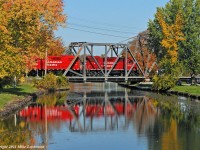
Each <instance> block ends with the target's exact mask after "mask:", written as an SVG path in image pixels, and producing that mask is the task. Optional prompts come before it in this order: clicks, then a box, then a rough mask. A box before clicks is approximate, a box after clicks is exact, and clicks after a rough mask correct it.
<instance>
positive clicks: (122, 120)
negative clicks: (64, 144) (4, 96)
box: [17, 89, 159, 134]
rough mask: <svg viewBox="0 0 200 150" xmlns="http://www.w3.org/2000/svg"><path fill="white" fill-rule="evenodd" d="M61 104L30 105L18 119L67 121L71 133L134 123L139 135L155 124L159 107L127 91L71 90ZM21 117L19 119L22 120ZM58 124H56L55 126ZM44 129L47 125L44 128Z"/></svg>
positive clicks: (20, 113) (121, 128) (38, 123)
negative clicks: (74, 91)
mask: <svg viewBox="0 0 200 150" xmlns="http://www.w3.org/2000/svg"><path fill="white" fill-rule="evenodd" d="M66 99H67V100H66V101H65V102H64V103H63V105H61V106H58V105H57V106H44V105H41V104H34V103H33V104H31V105H29V106H28V107H27V108H25V109H23V110H21V111H20V112H19V113H18V117H17V118H21V119H22V120H26V122H31V125H33V124H34V123H37V126H39V125H42V126H43V125H44V124H43V123H44V122H46V123H48V126H51V124H58V122H67V126H68V128H69V131H71V132H81V133H86V132H101V131H108V130H110V131H112V130H127V129H128V127H129V126H130V125H131V124H134V125H133V126H134V127H135V128H136V130H137V132H138V133H139V134H144V133H145V132H146V130H147V129H149V128H151V127H153V126H154V121H155V118H156V116H157V115H159V110H158V109H157V108H155V107H154V105H153V100H150V99H149V98H147V97H145V96H136V94H135V93H131V92H127V89H124V91H118V92H113V91H104V92H100V91H93V92H90V93H88V92H86V91H85V92H79V93H69V94H68V95H67V98H66ZM21 119H20V120H21ZM52 126H55V127H57V125H52ZM43 128H44V127H43Z"/></svg>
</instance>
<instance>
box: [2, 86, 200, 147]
mask: <svg viewBox="0 0 200 150" xmlns="http://www.w3.org/2000/svg"><path fill="white" fill-rule="evenodd" d="M199 138H200V104H199V103H196V102H194V101H189V100H187V99H184V98H178V97H172V96H170V97H169V96H164V95H158V94H155V93H146V92H141V91H131V90H128V89H125V88H122V87H119V86H116V85H115V84H105V85H102V84H95V85H94V84H77V85H76V84H73V86H72V87H71V91H69V92H58V93H54V94H48V95H44V96H42V97H40V98H39V99H38V100H37V102H33V103H32V104H30V105H29V106H27V107H25V108H24V109H22V110H20V111H19V112H18V113H17V114H15V115H14V116H11V117H10V118H7V119H5V120H2V121H0V145H21V146H27V145H33V146H35V145H36V146H43V148H44V149H65V147H66V144H67V146H68V148H69V149H80V148H81V149H93V148H94V146H95V149H122V147H121V145H123V144H124V145H126V147H123V149H132V148H133V147H134V148H135V149H163V150H164V149H176V150H179V149H200V143H199V142H198V140H199ZM77 143H78V144H77ZM85 143H88V144H85ZM100 143H104V144H103V147H102V146H101V145H102V144H100ZM138 143H140V144H138Z"/></svg>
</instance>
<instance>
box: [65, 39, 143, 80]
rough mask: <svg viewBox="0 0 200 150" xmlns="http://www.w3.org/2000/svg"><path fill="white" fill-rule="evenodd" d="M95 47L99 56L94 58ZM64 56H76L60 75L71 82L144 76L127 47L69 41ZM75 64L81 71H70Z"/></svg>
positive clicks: (136, 78) (140, 77) (135, 78)
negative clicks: (100, 52) (78, 64)
mask: <svg viewBox="0 0 200 150" xmlns="http://www.w3.org/2000/svg"><path fill="white" fill-rule="evenodd" d="M97 48H98V49H101V50H102V52H103V53H102V54H101V56H95V55H94V52H95V50H96V49H97ZM65 54H72V55H74V56H75V57H74V58H73V60H72V61H71V62H70V64H69V66H68V67H67V68H66V70H65V71H64V73H63V76H68V79H69V81H71V82H107V81H110V82H127V81H143V80H144V73H143V71H142V69H141V67H140V65H139V63H138V61H137V60H136V58H135V56H134V55H133V53H132V52H131V51H130V49H129V47H128V44H119V43H88V42H72V43H71V44H70V45H69V46H68V49H67V51H66V52H65ZM99 57H100V58H101V59H99ZM111 60H112V61H111ZM78 61H79V62H80V65H81V68H82V69H81V71H76V70H73V69H72V68H73V65H75V63H77V62H78ZM88 66H90V68H88ZM94 66H95V67H94ZM119 66H120V67H121V68H120V67H119ZM135 68H137V72H136V70H134V69H135Z"/></svg>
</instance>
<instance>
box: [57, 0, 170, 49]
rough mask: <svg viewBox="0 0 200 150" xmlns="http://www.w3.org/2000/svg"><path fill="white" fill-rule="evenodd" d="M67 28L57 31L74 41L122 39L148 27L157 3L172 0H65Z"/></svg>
mask: <svg viewBox="0 0 200 150" xmlns="http://www.w3.org/2000/svg"><path fill="white" fill-rule="evenodd" d="M63 2H64V13H65V14H66V15H67V23H66V27H65V28H59V29H58V31H56V32H55V34H56V36H57V37H61V38H62V39H63V42H64V44H65V46H68V45H69V44H70V43H71V42H95V43H119V42H127V39H129V38H131V37H134V36H136V35H137V34H138V33H139V32H142V31H144V30H146V29H147V25H148V21H149V19H154V14H155V13H156V8H157V7H164V6H165V4H166V3H167V2H169V0H123V1H122V0H63Z"/></svg>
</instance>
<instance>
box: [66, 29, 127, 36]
mask: <svg viewBox="0 0 200 150" xmlns="http://www.w3.org/2000/svg"><path fill="white" fill-rule="evenodd" d="M67 28H68V29H71V30H77V31H82V32H87V33H93V34H99V35H105V36H112V37H118V38H128V37H125V36H120V35H113V34H106V33H99V32H93V31H88V30H82V29H77V28H73V27H67Z"/></svg>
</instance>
